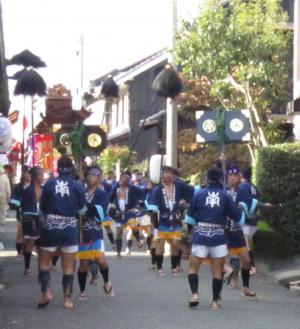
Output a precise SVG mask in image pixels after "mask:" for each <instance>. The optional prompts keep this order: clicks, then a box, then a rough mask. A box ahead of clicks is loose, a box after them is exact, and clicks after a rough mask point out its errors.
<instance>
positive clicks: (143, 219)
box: [137, 215, 151, 226]
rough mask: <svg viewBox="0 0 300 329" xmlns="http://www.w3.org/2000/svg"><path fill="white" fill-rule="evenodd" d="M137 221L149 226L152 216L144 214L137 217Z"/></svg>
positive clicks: (141, 224)
mask: <svg viewBox="0 0 300 329" xmlns="http://www.w3.org/2000/svg"><path fill="white" fill-rule="evenodd" d="M137 222H138V224H139V225H140V226H149V225H150V224H151V219H150V216H148V215H144V216H142V217H138V218H137Z"/></svg>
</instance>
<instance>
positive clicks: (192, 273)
mask: <svg viewBox="0 0 300 329" xmlns="http://www.w3.org/2000/svg"><path fill="white" fill-rule="evenodd" d="M202 262H203V258H200V257H196V256H191V257H190V261H189V274H188V279H189V284H190V289H191V292H192V298H191V300H190V301H189V306H190V307H196V306H197V305H198V304H199V295H198V280H199V279H198V272H199V269H200V266H201V264H202Z"/></svg>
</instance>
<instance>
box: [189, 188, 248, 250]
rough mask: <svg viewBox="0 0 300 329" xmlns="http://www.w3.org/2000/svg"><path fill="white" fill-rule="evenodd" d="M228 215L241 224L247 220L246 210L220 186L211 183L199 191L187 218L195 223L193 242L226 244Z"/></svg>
mask: <svg viewBox="0 0 300 329" xmlns="http://www.w3.org/2000/svg"><path fill="white" fill-rule="evenodd" d="M227 217H230V218H232V219H233V220H234V222H237V223H239V224H243V222H244V220H245V215H244V212H243V211H242V210H241V209H239V208H237V207H236V205H235V204H234V202H233V201H232V199H231V198H230V196H229V195H228V194H227V193H226V192H225V191H223V190H222V189H221V188H220V186H218V185H210V186H207V187H205V188H203V189H202V190H200V191H199V192H197V193H196V194H195V197H194V199H193V201H192V203H191V204H190V207H189V209H188V212H187V215H186V218H185V221H186V222H187V223H188V224H191V225H195V228H194V232H193V237H192V243H193V244H198V245H204V246H210V247H214V246H219V245H222V244H226V242H227V241H226V237H225V225H226V222H227V219H226V218H227Z"/></svg>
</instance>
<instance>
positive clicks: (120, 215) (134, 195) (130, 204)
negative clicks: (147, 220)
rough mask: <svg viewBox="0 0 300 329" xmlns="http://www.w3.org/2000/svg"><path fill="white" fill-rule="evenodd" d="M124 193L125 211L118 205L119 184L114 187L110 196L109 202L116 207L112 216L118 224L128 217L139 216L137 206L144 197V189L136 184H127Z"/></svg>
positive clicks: (124, 222)
mask: <svg viewBox="0 0 300 329" xmlns="http://www.w3.org/2000/svg"><path fill="white" fill-rule="evenodd" d="M126 195H127V197H126V199H125V211H122V210H121V209H120V205H119V185H117V186H115V187H114V189H113V191H112V193H111V196H110V202H111V203H112V204H113V205H114V206H115V208H116V212H115V214H114V215H112V217H113V219H114V220H115V222H116V223H118V224H126V223H127V221H128V220H129V219H132V218H136V217H137V216H140V212H138V211H137V208H139V206H140V203H141V202H142V201H143V199H144V191H143V190H142V189H141V188H139V187H138V186H135V185H132V184H129V185H128V189H127V193H126Z"/></svg>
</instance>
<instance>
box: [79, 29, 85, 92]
mask: <svg viewBox="0 0 300 329" xmlns="http://www.w3.org/2000/svg"><path fill="white" fill-rule="evenodd" d="M83 46H84V44H83V35H82V36H81V37H80V89H81V92H82V90H83Z"/></svg>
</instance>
